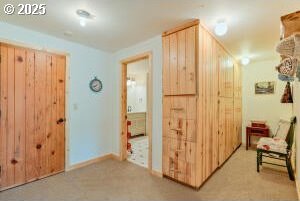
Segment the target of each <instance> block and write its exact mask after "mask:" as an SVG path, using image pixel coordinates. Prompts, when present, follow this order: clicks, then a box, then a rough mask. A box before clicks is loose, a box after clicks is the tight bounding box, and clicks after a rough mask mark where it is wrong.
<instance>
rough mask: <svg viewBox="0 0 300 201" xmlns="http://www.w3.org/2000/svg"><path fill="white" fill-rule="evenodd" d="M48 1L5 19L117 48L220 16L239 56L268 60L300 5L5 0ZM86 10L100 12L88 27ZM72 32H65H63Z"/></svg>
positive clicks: (269, 0)
mask: <svg viewBox="0 0 300 201" xmlns="http://www.w3.org/2000/svg"><path fill="white" fill-rule="evenodd" d="M25 2H26V3H31V4H32V3H34V2H35V3H45V4H46V6H47V15H45V16H18V15H6V14H4V12H0V20H1V21H5V22H7V23H11V24H15V25H18V26H23V27H26V28H30V29H33V30H36V31H39V32H44V33H47V34H50V35H53V36H56V37H59V38H64V39H66V40H70V41H74V42H78V43H82V44H85V45H88V46H92V47H95V48H98V49H101V50H104V51H110V52H114V51H117V50H119V49H122V48H125V47H129V46H131V45H134V44H136V43H138V42H141V41H144V40H146V39H149V38H151V37H154V36H156V35H159V34H161V33H162V32H163V31H165V30H167V29H169V28H172V27H174V26H176V25H179V24H181V23H182V22H184V21H186V20H188V19H191V18H199V19H200V20H201V21H202V22H204V23H205V24H206V26H207V27H208V28H209V29H210V30H211V31H212V30H213V27H214V25H215V23H216V22H217V21H218V20H220V19H225V20H226V21H227V22H228V26H229V31H228V33H227V34H226V35H225V36H223V37H218V39H219V40H220V41H221V42H222V43H223V44H224V46H225V47H226V48H227V49H228V50H229V51H230V52H231V53H232V54H233V55H234V56H235V57H236V58H237V59H240V58H241V57H243V56H247V57H250V58H251V59H252V60H264V59H269V58H274V57H275V56H276V54H275V51H274V46H275V44H276V42H277V41H278V40H279V22H280V16H282V15H284V14H287V13H290V12H294V11H296V10H299V9H300V0H226V1H225V0H59V1H55V2H54V1H53V0H52V1H51V0H9V1H8V0H1V2H0V8H1V9H2V7H3V6H4V5H5V4H6V3H10V4H13V5H17V4H18V3H25ZM77 9H85V10H87V11H89V12H91V13H92V14H93V15H95V16H96V18H95V19H94V20H90V21H89V22H88V23H87V25H86V27H81V26H80V25H79V19H78V17H77V16H76V14H75V11H76V10H77ZM66 31H67V32H72V36H65V35H64V32H66Z"/></svg>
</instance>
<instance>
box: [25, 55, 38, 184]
mask: <svg viewBox="0 0 300 201" xmlns="http://www.w3.org/2000/svg"><path fill="white" fill-rule="evenodd" d="M34 54H35V53H34V51H29V50H28V51H27V52H26V181H27V182H29V181H32V180H35V179H36V178H38V177H39V170H38V160H37V149H36V130H35V90H34V88H35V59H34V57H35V55H34Z"/></svg>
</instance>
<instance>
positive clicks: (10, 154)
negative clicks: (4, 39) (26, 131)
mask: <svg viewBox="0 0 300 201" xmlns="http://www.w3.org/2000/svg"><path fill="white" fill-rule="evenodd" d="M7 62H8V64H7V66H8V70H7V77H8V82H7V91H8V95H7V101H8V104H7V111H8V121H7V125H8V130H7V186H12V185H14V184H15V165H14V164H15V162H16V160H15V49H14V48H12V47H8V55H7Z"/></svg>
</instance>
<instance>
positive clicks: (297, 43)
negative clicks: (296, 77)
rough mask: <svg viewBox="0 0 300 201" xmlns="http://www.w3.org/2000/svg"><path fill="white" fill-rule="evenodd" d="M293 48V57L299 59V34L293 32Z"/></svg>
mask: <svg viewBox="0 0 300 201" xmlns="http://www.w3.org/2000/svg"><path fill="white" fill-rule="evenodd" d="M294 41H295V49H294V57H295V58H297V59H298V60H299V61H300V34H299V33H298V34H295V36H294Z"/></svg>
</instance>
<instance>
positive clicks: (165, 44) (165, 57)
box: [162, 36, 171, 95]
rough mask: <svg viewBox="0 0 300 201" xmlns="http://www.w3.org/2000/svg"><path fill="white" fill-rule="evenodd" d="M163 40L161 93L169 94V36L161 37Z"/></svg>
mask: <svg viewBox="0 0 300 201" xmlns="http://www.w3.org/2000/svg"><path fill="white" fill-rule="evenodd" d="M162 42H163V94H164V95H170V94H171V88H170V36H165V37H163V38H162Z"/></svg>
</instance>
